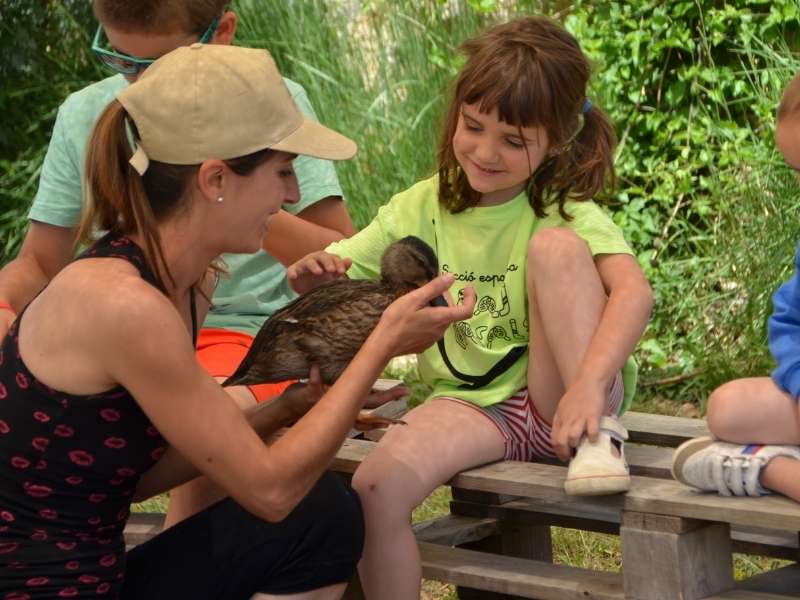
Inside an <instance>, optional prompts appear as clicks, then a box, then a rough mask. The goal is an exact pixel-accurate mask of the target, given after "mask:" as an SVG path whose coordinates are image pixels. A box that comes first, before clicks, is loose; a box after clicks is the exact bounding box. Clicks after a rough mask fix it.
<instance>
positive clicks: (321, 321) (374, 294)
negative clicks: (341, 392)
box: [223, 280, 405, 385]
mask: <svg viewBox="0 0 800 600" xmlns="http://www.w3.org/2000/svg"><path fill="white" fill-rule="evenodd" d="M403 291H405V290H402V289H399V288H397V286H393V285H386V284H385V283H380V282H377V281H367V280H338V281H334V282H331V283H328V284H326V285H323V286H320V287H319V288H316V289H315V290H312V291H311V292H309V293H307V294H304V295H303V296H301V297H299V298H297V299H296V300H294V301H293V302H291V303H289V304H287V305H286V306H285V307H284V308H282V309H281V310H279V311H277V312H275V313H274V314H273V315H272V317H270V318H269V319H268V320H267V321H266V322H265V323H264V325H263V326H262V328H261V330H260V331H259V332H258V335H257V336H256V338H255V340H254V341H253V345H252V346H251V348H250V350H249V351H248V353H247V355H246V356H245V358H244V359H243V360H242V363H241V364H240V365H239V367H238V368H237V369H236V372H235V373H234V374H233V375H231V376H230V377H229V378H228V379H227V380H226V381H225V383H224V384H223V385H252V384H255V383H266V382H273V381H285V380H288V379H300V378H304V377H307V376H308V372H309V369H310V367H311V365H313V364H316V365H319V367H320V371H321V373H322V380H323V381H324V382H325V383H327V384H330V383H333V382H334V381H336V379H337V378H338V377H339V375H340V374H341V372H342V371H343V370H344V368H345V367H346V366H347V364H348V363H349V362H350V360H352V358H353V356H354V355H355V354H356V352H358V350H359V348H361V346H362V345H363V343H364V341H365V340H366V339H367V337H368V336H369V334H370V333H371V332H372V330H373V329H374V328H375V325H377V323H378V320H379V319H380V317H381V315H382V314H383V311H384V310H385V309H386V307H387V306H388V305H389V304H390V303H391V302H392V301H394V299H395V298H397V297H398V296H399V295H401V294H402V293H403Z"/></svg>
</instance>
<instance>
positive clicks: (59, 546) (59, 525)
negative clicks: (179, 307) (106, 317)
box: [0, 235, 197, 600]
mask: <svg viewBox="0 0 800 600" xmlns="http://www.w3.org/2000/svg"><path fill="white" fill-rule="evenodd" d="M93 257H115V258H120V259H123V260H127V261H128V262H130V263H131V264H132V265H134V266H135V267H136V268H137V269H138V270H139V273H140V274H141V276H142V278H143V279H144V280H146V281H148V282H149V283H151V284H153V285H155V284H156V283H155V278H154V277H153V275H152V273H151V271H150V270H149V269H148V268H147V265H146V262H145V259H144V254H143V253H142V251H141V249H140V248H139V247H138V246H136V245H135V244H134V243H133V242H132V241H130V240H129V239H127V238H124V237H120V236H113V235H107V236H106V237H104V238H103V239H101V240H99V241H98V242H97V243H96V244H94V245H93V246H92V247H91V248H89V249H88V250H87V251H86V252H85V253H83V254H82V255H81V256H79V257H78V259H86V258H93ZM78 259H76V260H78ZM24 313H25V311H22V313H20V315H19V317H18V318H17V320H16V321H15V322H14V324H13V325H12V326H11V328H10V329H9V332H8V335H6V337H5V339H4V340H3V343H2V346H0V598H3V599H5V598H9V599H30V600H34V599H37V600H38V599H44V598H52V599H58V600H62V599H64V598H116V597H117V596H118V594H119V591H120V589H121V586H122V581H123V578H124V573H125V544H124V541H123V537H122V531H123V528H124V527H125V523H126V521H127V518H128V515H129V508H130V501H131V497H132V495H133V493H134V491H135V489H136V486H137V484H138V481H139V477H140V476H141V474H142V473H143V472H145V471H147V470H148V469H149V468H150V467H152V466H153V464H155V463H156V462H157V461H158V460H159V458H161V456H162V454H163V453H164V450H165V449H166V442H165V441H164V439H163V438H162V437H161V435H160V434H159V432H158V431H157V430H156V428H155V427H154V426H153V424H152V423H151V422H150V420H149V419H148V418H147V416H145V414H144V413H143V412H142V410H141V408H139V405H138V404H137V403H136V401H135V400H134V399H133V397H132V396H131V395H130V394H129V393H128V391H127V390H126V389H124V388H122V387H117V388H115V389H112V390H109V391H106V392H103V393H100V394H92V395H89V396H76V395H72V394H66V393H63V392H59V391H57V390H54V389H51V388H49V387H48V386H46V385H44V384H43V383H41V382H40V381H38V380H37V379H36V378H35V377H34V376H33V375H32V374H31V372H30V371H29V370H28V368H27V367H26V366H25V363H24V362H23V361H22V359H21V357H20V353H19V345H18V335H19V334H18V330H19V324H20V322H21V321H22V319H23V317H24ZM87 318H90V315H87ZM195 319H196V316H195V310H194V295H193V294H192V321H193V323H192V326H193V331H195V332H196V331H197V327H196V323H195V322H194V321H195ZM121 351H122V350H121Z"/></svg>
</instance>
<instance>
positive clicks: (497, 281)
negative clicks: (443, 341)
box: [442, 263, 528, 350]
mask: <svg viewBox="0 0 800 600" xmlns="http://www.w3.org/2000/svg"><path fill="white" fill-rule="evenodd" d="M518 268H519V267H518V266H517V265H516V264H513V263H512V264H510V265H508V268H507V269H506V272H514V271H516V270H517V269H518ZM442 272H443V273H450V272H452V271H451V270H450V268H449V265H448V264H443V265H442ZM454 275H455V278H456V281H463V282H465V283H467V284H472V285H473V286H475V287H476V292H477V293H478V294H482V295H480V296H479V299H478V301H477V302H476V304H475V310H474V311H473V313H472V316H473V317H477V316H480V315H485V316H489V317H491V318H492V319H497V320H499V321H500V322H499V323H490V324H488V325H486V324H483V325H478V326H476V327H474V328H473V327H472V326H471V325H470V324H469V323H468V322H466V321H459V322H458V323H454V324H453V326H452V327H453V335H454V337H455V341H456V343H457V344H458V345H459V346H460V347H461V348H462V349H463V350H466V349H467V346H468V344H469V343H470V342H471V343H472V344H475V345H477V346H481V347H484V348H491V347H492V345H493V344H495V342H496V341H497V340H498V339H502V340H505V341H506V342H509V343H513V342H515V341H527V339H528V338H527V336H525V335H521V334H520V332H519V325H518V324H517V321H516V319H513V318H512V319H509V320H508V321H506V320H504V319H503V317H505V316H507V315H509V314H511V308H512V307H511V302H510V301H509V298H508V290H507V289H506V284H505V273H502V274H499V275H498V274H496V273H490V274H481V273H478V274H476V273H475V272H474V271H470V272H466V271H464V272H463V273H454ZM481 283H483V284H487V283H490V284H491V286H492V287H491V290H489V291H490V292H491V293H486V292H487V290H486V286H485V285H484V286H480V288H481V289H478V286H479V285H480V284H481ZM465 288H466V286H463V287H461V288H459V289H458V292H457V293H456V302H455V303H456V304H464V293H465V292H464V290H465ZM523 327H524V328H525V329H526V330H527V328H528V323H527V319H526V320H525V321H524V322H523Z"/></svg>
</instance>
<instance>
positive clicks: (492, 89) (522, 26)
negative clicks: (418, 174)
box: [438, 17, 616, 219]
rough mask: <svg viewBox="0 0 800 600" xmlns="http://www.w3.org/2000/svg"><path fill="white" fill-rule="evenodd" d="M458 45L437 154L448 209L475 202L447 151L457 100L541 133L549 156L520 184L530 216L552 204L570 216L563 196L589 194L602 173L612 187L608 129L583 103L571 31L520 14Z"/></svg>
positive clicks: (582, 64) (581, 64)
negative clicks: (458, 61) (459, 60)
mask: <svg viewBox="0 0 800 600" xmlns="http://www.w3.org/2000/svg"><path fill="white" fill-rule="evenodd" d="M461 50H462V51H463V52H464V53H465V54H466V55H467V62H466V64H465V65H464V67H463V68H462V69H461V72H460V73H459V76H458V79H457V81H456V83H455V89H454V92H453V101H452V103H451V105H450V108H449V111H448V113H447V115H446V116H445V121H444V127H443V129H442V135H441V138H440V141H439V152H438V170H439V198H440V201H441V202H442V203H443V204H444V205H445V206H446V207H447V208H448V210H450V211H451V212H454V213H457V212H460V211H463V210H465V209H467V208H469V207H471V206H475V205H476V204H477V203H478V201H479V200H480V193H479V192H477V191H475V190H473V189H472V188H471V187H470V186H469V183H468V181H467V177H466V175H465V174H464V172H463V170H462V169H461V168H460V167H459V165H458V162H457V160H456V158H455V154H454V152H453V135H454V134H455V132H456V126H457V124H458V119H459V115H460V113H461V108H462V105H463V104H476V103H477V104H479V109H480V111H481V112H489V111H491V110H492V109H493V108H497V112H498V117H499V118H500V120H502V121H504V122H506V123H508V124H510V125H515V126H517V127H519V128H520V129H521V128H522V127H537V126H538V127H542V128H543V129H544V130H545V131H546V133H547V137H548V140H549V151H548V156H547V157H546V158H545V160H544V161H543V162H542V164H541V165H539V167H538V168H537V169H536V171H535V172H534V173H533V174H532V175H531V178H530V180H529V183H528V187H527V190H528V198H529V201H530V204H531V207H533V210H534V212H535V213H536V215H537V216H539V217H543V216H545V214H546V211H545V207H546V206H548V205H550V204H552V203H555V202H558V210H559V213H560V214H561V215H562V216H563V217H564V218H565V219H569V218H570V217H569V215H567V214H566V212H565V211H564V203H565V202H566V201H567V200H589V199H591V198H592V197H593V196H594V195H595V194H596V193H597V192H598V191H600V190H601V189H602V187H603V184H604V182H605V180H606V177H609V178H610V181H611V185H612V186H613V184H614V181H615V176H614V167H613V148H614V144H615V143H616V137H615V135H614V129H613V127H612V126H611V123H610V122H609V120H608V117H606V115H605V113H604V112H603V111H602V110H600V109H599V108H597V107H594V106H590V105H586V86H587V83H588V81H589V76H590V74H591V65H590V63H589V60H588V59H587V58H586V56H585V55H584V54H583V52H582V51H581V48H580V46H579V45H578V42H577V41H576V40H575V38H574V37H572V35H570V34H569V33H567V31H565V30H564V29H563V27H561V26H560V25H559V24H557V23H555V22H554V21H551V20H550V19H547V18H544V17H526V18H522V19H518V20H515V21H511V22H509V23H505V24H502V25H498V26H496V27H493V28H492V29H490V30H488V31H487V32H485V33H484V34H482V35H480V36H478V37H476V38H474V39H472V40H469V41H467V42H465V43H464V44H463V45H462V47H461ZM586 106H588V110H586V111H585V113H584V112H583V111H584V108H585V107H586ZM520 134H521V131H520Z"/></svg>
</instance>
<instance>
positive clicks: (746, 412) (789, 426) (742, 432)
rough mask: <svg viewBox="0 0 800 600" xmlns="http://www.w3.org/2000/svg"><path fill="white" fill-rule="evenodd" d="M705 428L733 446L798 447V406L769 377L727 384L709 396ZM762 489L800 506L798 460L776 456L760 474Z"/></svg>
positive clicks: (752, 378)
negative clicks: (773, 445) (791, 499)
mask: <svg viewBox="0 0 800 600" xmlns="http://www.w3.org/2000/svg"><path fill="white" fill-rule="evenodd" d="M707 421H708V428H709V430H710V431H711V433H712V434H714V436H716V437H718V438H719V439H721V440H723V441H726V442H733V443H735V444H778V445H783V444H789V445H793V446H797V445H800V408H799V407H798V402H797V401H796V400H795V399H794V398H792V397H791V396H790V395H789V394H787V393H786V392H784V391H783V390H781V389H780V388H778V386H777V385H775V382H774V381H773V380H772V379H771V378H769V377H751V378H748V379H736V380H734V381H730V382H728V383H726V384H724V385H722V386H720V387H719V388H717V389H716V390H714V392H713V393H712V394H711V396H710V397H709V399H708V409H707ZM760 480H761V485H763V486H764V487H765V488H767V489H770V490H772V491H775V492H778V493H780V494H783V495H785V496H788V497H790V498H793V499H794V500H797V501H798V502H800V460H796V459H794V458H789V457H784V456H779V457H777V458H774V459H773V460H771V461H770V462H769V463H768V464H767V466H766V467H764V469H763V470H762V471H761V477H760Z"/></svg>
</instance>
